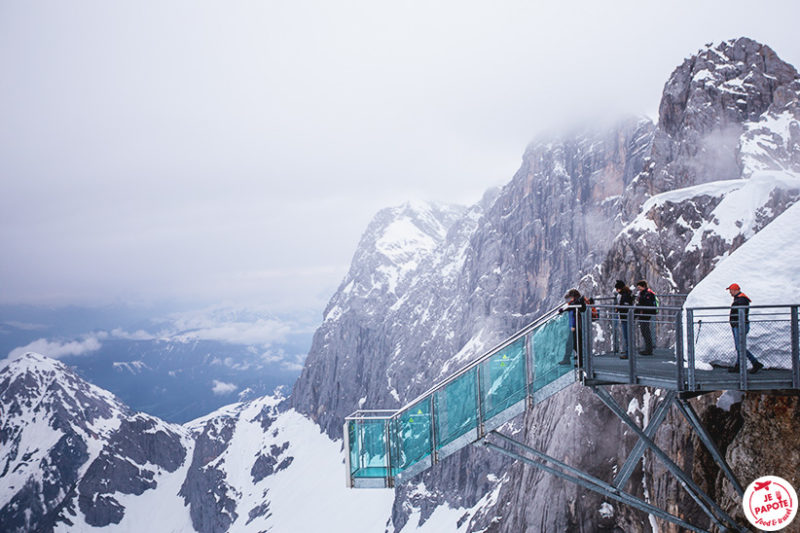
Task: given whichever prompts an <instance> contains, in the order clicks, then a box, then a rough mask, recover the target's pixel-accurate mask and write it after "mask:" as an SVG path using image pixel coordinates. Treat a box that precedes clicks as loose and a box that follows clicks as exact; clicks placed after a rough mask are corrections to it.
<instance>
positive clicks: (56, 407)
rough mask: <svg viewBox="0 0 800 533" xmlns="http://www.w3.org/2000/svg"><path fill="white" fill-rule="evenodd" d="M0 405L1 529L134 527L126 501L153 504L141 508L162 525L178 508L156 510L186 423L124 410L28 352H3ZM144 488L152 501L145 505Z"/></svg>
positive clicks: (183, 443) (176, 467) (175, 480)
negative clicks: (6, 354) (15, 355)
mask: <svg viewBox="0 0 800 533" xmlns="http://www.w3.org/2000/svg"><path fill="white" fill-rule="evenodd" d="M0 407H1V408H2V415H3V416H2V426H0V458H1V459H0V461H1V462H0V479H2V483H0V523H2V524H3V530H4V531H53V530H62V531H67V530H79V529H81V528H83V529H84V530H87V529H90V526H91V527H103V526H109V525H112V524H119V525H120V526H121V527H122V529H123V530H126V529H127V530H128V531H133V530H135V526H134V522H132V520H133V518H132V513H130V512H127V513H126V508H127V507H129V506H133V507H135V508H137V509H140V510H141V511H143V512H145V513H147V512H148V511H147V509H148V508H152V514H151V515H150V516H152V517H153V518H154V519H155V518H157V519H159V520H162V521H163V523H164V524H171V523H173V522H172V521H173V520H178V521H180V516H179V515H186V514H187V513H186V512H185V511H183V510H182V509H178V510H179V511H180V513H179V515H178V516H174V515H173V514H172V512H171V511H170V512H166V511H167V510H166V509H165V507H167V506H168V502H169V500H170V499H171V500H173V502H175V501H177V500H178V498H177V493H176V492H174V491H170V490H169V487H172V488H174V487H177V486H179V485H178V484H179V483H180V481H181V480H182V478H183V476H185V471H186V458H187V457H188V456H191V454H192V449H193V447H194V443H193V442H192V439H191V437H190V434H189V432H188V431H187V430H185V429H183V428H181V427H180V426H175V425H170V424H166V423H164V422H162V421H161V420H159V419H157V418H155V417H152V416H148V415H145V414H142V413H135V412H133V411H131V410H130V409H129V408H128V407H126V406H125V405H123V404H122V403H121V402H120V401H119V400H117V399H116V398H115V397H114V396H113V395H112V394H110V393H109V392H107V391H105V390H103V389H100V388H99V387H96V386H94V385H91V384H89V383H87V382H85V381H83V380H82V379H80V378H79V377H78V376H77V375H76V374H75V373H73V372H72V371H70V370H69V369H68V368H67V367H66V366H64V365H63V364H62V363H60V362H58V361H55V360H53V359H49V358H46V357H43V356H41V355H38V354H34V353H28V354H25V355H23V356H22V357H19V358H16V359H13V360H6V364H5V365H4V367H3V368H2V370H0ZM156 488H159V490H158V496H156V495H155V494H156V493H155V491H154V490H153V489H156ZM171 492H172V494H170V493H171ZM143 495H144V496H143ZM153 497H155V498H156V499H157V501H158V502H159V504H158V505H156V506H150V505H148V501H149V502H150V503H152V502H153V500H152V499H151V498H153ZM170 507H172V506H170ZM137 514H138V519H141V517H142V516H143V515H142V514H139V513H137ZM126 518H127V520H125V519H126ZM140 523H141V522H140Z"/></svg>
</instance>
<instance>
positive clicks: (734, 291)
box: [725, 283, 764, 374]
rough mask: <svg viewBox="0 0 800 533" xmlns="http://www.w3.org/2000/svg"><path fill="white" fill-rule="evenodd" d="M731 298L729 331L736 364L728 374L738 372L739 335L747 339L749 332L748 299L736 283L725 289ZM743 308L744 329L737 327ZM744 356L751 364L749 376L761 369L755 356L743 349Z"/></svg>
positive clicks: (761, 365)
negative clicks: (740, 311)
mask: <svg viewBox="0 0 800 533" xmlns="http://www.w3.org/2000/svg"><path fill="white" fill-rule="evenodd" d="M725 290H727V291H728V292H729V293H730V294H731V296H733V303H732V304H731V316H730V323H731V331H732V332H733V342H735V343H736V354H737V357H736V364H735V365H734V366H732V367H731V368H729V369H728V372H738V371H739V360H740V359H741V357H740V356H739V335H740V334H741V335H744V336H745V338H746V337H747V333H748V332H749V331H750V298H748V297H747V295H746V294H745V293H743V292H742V288H741V287H739V284H738V283H732V284H731V285H730V286H729V287H728V288H727V289H725ZM741 308H744V327H740V326H739V309H741ZM745 355H747V358H748V359H749V360H750V363H752V364H753V368H751V369H750V373H751V374H755V373H756V372H758V371H759V370H761V369H762V368H764V365H763V364H762V363H761V362H760V361H759V360H758V359H756V358H755V356H754V355H753V354H752V353H750V350H747V349H746V348H745Z"/></svg>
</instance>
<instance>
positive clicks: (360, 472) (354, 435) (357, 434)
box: [350, 419, 387, 477]
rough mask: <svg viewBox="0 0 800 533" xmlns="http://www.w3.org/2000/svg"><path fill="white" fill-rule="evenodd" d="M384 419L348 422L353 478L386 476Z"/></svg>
mask: <svg viewBox="0 0 800 533" xmlns="http://www.w3.org/2000/svg"><path fill="white" fill-rule="evenodd" d="M386 425H387V420H386V419H379V420H354V421H351V422H350V427H351V431H350V469H351V470H352V474H353V476H354V477H384V476H386V474H387V460H386V459H387V457H386V450H387V447H386Z"/></svg>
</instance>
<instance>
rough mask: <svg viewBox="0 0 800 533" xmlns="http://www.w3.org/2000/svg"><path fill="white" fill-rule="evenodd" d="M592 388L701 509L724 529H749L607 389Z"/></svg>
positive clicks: (744, 530) (743, 530)
mask: <svg viewBox="0 0 800 533" xmlns="http://www.w3.org/2000/svg"><path fill="white" fill-rule="evenodd" d="M592 390H593V391H594V393H595V394H596V395H597V397H598V398H600V401H602V402H603V403H604V404H605V405H606V407H608V408H609V409H610V410H611V412H613V413H614V414H615V415H616V416H617V418H619V419H620V420H621V421H622V422H624V423H625V424H626V425H627V426H628V427H630V428H631V429H632V430H633V431H634V432H635V433H636V434H637V435H638V437H639V440H640V442H643V443H644V445H645V446H646V447H647V448H648V449H649V450H650V451H651V452H653V454H654V455H655V456H656V457H658V458H659V459H660V460H661V462H662V463H663V464H664V466H665V467H666V468H667V470H669V471H670V473H672V475H673V476H675V478H676V479H677V480H678V482H679V483H680V484H681V486H682V487H683V488H684V490H686V492H687V493H688V494H689V495H690V496H691V497H692V499H693V500H694V501H695V502H696V503H697V505H698V506H699V507H700V509H702V510H703V512H704V513H705V514H706V515H707V516H708V517H709V518H710V519H711V520H712V521H713V522H714V524H715V525H716V526H717V527H718V528H720V529H721V530H722V531H727V530H728V529H729V528H733V529H734V530H736V531H742V532H746V531H747V529H744V528H742V526H740V525H738V524H737V523H736V522H735V521H734V520H733V518H731V517H730V515H728V514H727V513H726V512H725V511H723V510H722V508H721V507H720V506H719V505H717V503H716V502H715V501H714V500H713V499H711V497H709V496H708V495H707V494H706V493H705V492H703V490H702V489H701V488H700V487H698V486H697V484H696V483H695V482H694V481H693V480H692V479H691V477H690V476H688V475H687V474H686V473H685V472H684V471H683V470H681V468H680V467H679V466H678V465H676V464H675V463H674V462H673V461H672V459H670V458H669V456H668V455H667V454H666V453H665V452H664V451H663V450H662V449H661V448H659V447H658V445H657V444H656V443H655V442H653V440H652V439H651V438H650V437H648V436H647V435H646V434H645V432H644V431H643V430H642V429H641V428H640V427H639V426H638V425H636V423H635V422H634V421H633V420H631V418H630V417H629V416H628V414H627V413H626V412H625V411H624V410H623V409H622V408H621V407H620V406H619V404H617V402H616V401H615V400H614V398H612V397H611V394H610V393H609V392H608V391H607V390H605V389H602V388H600V387H592ZM722 521H724V522H726V523H727V524H728V525H727V526H726V525H724V524H723V523H722Z"/></svg>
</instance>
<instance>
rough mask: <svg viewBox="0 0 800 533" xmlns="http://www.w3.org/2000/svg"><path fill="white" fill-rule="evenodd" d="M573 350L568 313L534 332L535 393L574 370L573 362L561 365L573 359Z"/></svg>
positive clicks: (532, 343) (556, 317)
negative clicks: (568, 358) (567, 359)
mask: <svg viewBox="0 0 800 533" xmlns="http://www.w3.org/2000/svg"><path fill="white" fill-rule="evenodd" d="M572 348H573V341H572V334H571V331H570V329H569V318H568V316H567V313H562V314H560V315H557V316H555V317H554V318H552V319H551V320H549V321H547V322H545V323H544V324H542V325H541V326H539V327H538V328H536V329H535V330H534V331H533V339H532V342H531V349H532V350H533V361H534V380H533V390H534V391H537V390H539V389H541V388H542V387H544V386H545V385H547V384H548V383H551V382H553V381H555V380H556V379H558V378H560V377H561V376H563V375H565V374H567V373H569V372H570V371H571V370H572V368H573V365H572V363H571V362H570V363H569V364H561V363H562V362H564V361H565V358H566V357H567V356H569V357H571V355H572Z"/></svg>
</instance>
